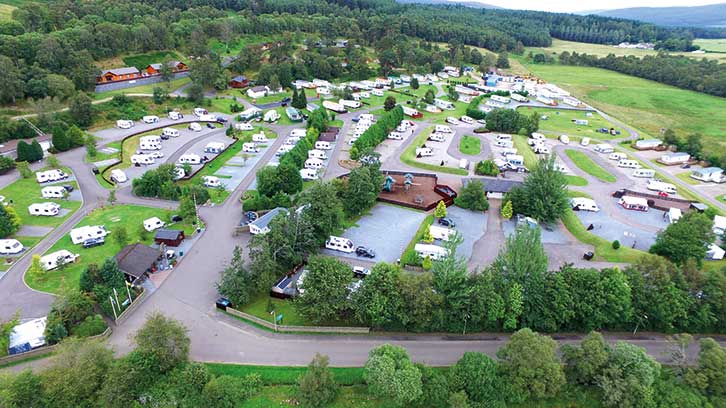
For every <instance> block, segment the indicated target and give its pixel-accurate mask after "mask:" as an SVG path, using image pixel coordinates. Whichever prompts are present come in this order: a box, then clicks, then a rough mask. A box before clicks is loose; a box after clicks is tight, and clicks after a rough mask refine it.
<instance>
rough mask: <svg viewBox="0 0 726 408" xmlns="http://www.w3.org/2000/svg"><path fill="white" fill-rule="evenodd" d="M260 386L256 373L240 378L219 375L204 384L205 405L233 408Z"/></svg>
mask: <svg viewBox="0 0 726 408" xmlns="http://www.w3.org/2000/svg"><path fill="white" fill-rule="evenodd" d="M260 387H262V380H261V379H260V376H259V375H258V374H250V375H248V376H245V377H242V378H236V377H232V376H229V375H221V376H219V377H216V378H213V379H212V380H211V381H210V382H208V383H207V385H205V386H204V391H202V394H203V395H204V399H205V400H206V402H207V404H208V405H207V406H209V407H215V408H235V407H238V406H239V404H240V403H242V402H243V401H244V400H246V399H247V398H249V397H251V396H253V395H254V394H256V393H257V392H258V391H259V390H260Z"/></svg>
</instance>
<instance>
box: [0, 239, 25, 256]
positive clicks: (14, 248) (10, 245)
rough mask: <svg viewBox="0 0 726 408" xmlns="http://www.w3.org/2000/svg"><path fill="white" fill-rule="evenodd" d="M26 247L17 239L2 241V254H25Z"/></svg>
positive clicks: (0, 245) (0, 243)
mask: <svg viewBox="0 0 726 408" xmlns="http://www.w3.org/2000/svg"><path fill="white" fill-rule="evenodd" d="M23 249H25V247H24V246H23V244H21V243H20V241H18V240H17V239H0V254H2V255H15V254H19V253H21V252H23Z"/></svg>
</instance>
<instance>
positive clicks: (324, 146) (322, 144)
mask: <svg viewBox="0 0 726 408" xmlns="http://www.w3.org/2000/svg"><path fill="white" fill-rule="evenodd" d="M315 148H316V149H317V150H330V149H332V148H333V146H331V145H330V142H326V141H324V140H318V141H317V142H315Z"/></svg>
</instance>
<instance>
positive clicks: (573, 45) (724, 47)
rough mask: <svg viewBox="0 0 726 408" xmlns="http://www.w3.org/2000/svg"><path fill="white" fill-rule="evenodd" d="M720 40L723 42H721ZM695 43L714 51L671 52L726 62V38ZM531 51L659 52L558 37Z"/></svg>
mask: <svg viewBox="0 0 726 408" xmlns="http://www.w3.org/2000/svg"><path fill="white" fill-rule="evenodd" d="M719 41H720V42H721V43H719ZM694 43H695V44H697V45H700V46H701V48H703V49H705V50H708V51H712V52H710V53H707V54H693V53H690V52H673V53H671V54H673V55H682V56H685V57H689V58H708V59H715V60H720V61H721V62H726V42H724V40H696V41H694ZM530 51H531V52H532V53H534V54H537V53H543V54H548V55H550V56H552V57H555V58H556V57H557V55H559V54H560V53H562V52H563V51H568V52H570V53H572V52H576V53H578V54H589V55H595V56H598V57H605V56H607V55H608V54H613V55H615V56H616V57H623V56H627V55H634V56H636V57H644V56H646V55H656V54H658V51H656V50H641V49H633V48H619V47H615V46H613V45H605V44H588V43H581V42H575V41H565V40H558V39H556V38H553V39H552V45H551V46H549V47H526V48H525V54H528V53H529V52H530Z"/></svg>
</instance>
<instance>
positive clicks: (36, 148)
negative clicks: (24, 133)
mask: <svg viewBox="0 0 726 408" xmlns="http://www.w3.org/2000/svg"><path fill="white" fill-rule="evenodd" d="M17 153H18V160H17V161H26V162H29V163H33V162H37V161H40V160H43V148H42V147H41V146H40V143H38V141H37V140H35V139H33V141H32V142H31V143H30V144H28V143H26V142H24V141H22V140H21V141H20V142H18V147H17Z"/></svg>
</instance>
